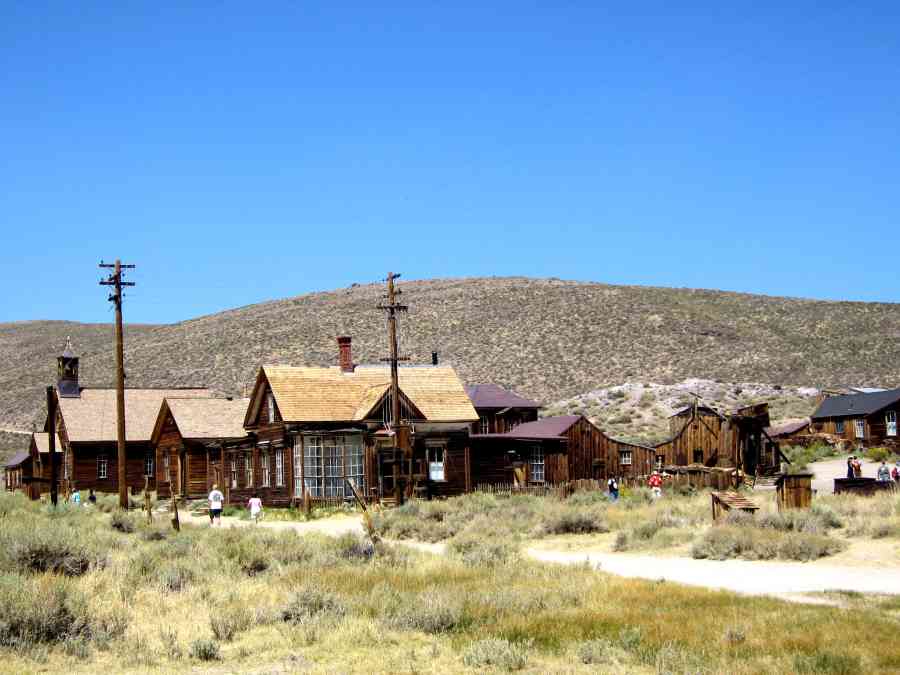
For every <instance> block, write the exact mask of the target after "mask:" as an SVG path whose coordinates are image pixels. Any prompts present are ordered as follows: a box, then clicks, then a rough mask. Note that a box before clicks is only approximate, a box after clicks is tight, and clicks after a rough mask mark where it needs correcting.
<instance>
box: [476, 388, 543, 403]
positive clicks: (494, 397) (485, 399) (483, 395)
mask: <svg viewBox="0 0 900 675" xmlns="http://www.w3.org/2000/svg"><path fill="white" fill-rule="evenodd" d="M466 393H467V394H468V395H469V398H470V399H471V400H472V405H474V406H475V407H476V408H540V407H541V404H540V403H537V402H536V401H532V400H531V399H527V398H525V397H523V396H519V395H518V394H517V393H515V392H514V391H510V390H509V389H504V388H503V387H501V386H500V385H498V384H471V385H469V386H467V387H466Z"/></svg>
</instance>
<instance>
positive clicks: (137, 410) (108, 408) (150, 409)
mask: <svg viewBox="0 0 900 675" xmlns="http://www.w3.org/2000/svg"><path fill="white" fill-rule="evenodd" d="M209 396H210V391H209V389H200V388H197V389H126V390H125V440H126V441H149V440H150V436H151V435H152V434H153V426H154V425H155V424H156V417H157V415H158V414H159V408H160V406H161V405H162V402H163V399H165V398H168V397H173V398H208V397H209ZM59 410H60V412H61V413H62V416H63V420H64V421H65V424H66V433H67V434H68V437H69V441H70V442H72V443H79V442H82V443H84V442H97V441H115V440H116V390H115V389H92V388H85V389H82V390H81V394H80V395H79V397H78V398H65V397H60V398H59Z"/></svg>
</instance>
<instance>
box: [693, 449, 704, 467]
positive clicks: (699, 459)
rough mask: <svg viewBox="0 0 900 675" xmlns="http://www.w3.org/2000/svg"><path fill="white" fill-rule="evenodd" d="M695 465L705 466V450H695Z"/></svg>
mask: <svg viewBox="0 0 900 675" xmlns="http://www.w3.org/2000/svg"><path fill="white" fill-rule="evenodd" d="M694 464H703V450H701V449H700V448H695V449H694Z"/></svg>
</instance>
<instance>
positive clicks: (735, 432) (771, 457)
mask: <svg viewBox="0 0 900 675" xmlns="http://www.w3.org/2000/svg"><path fill="white" fill-rule="evenodd" d="M769 425H770V421H769V406H768V404H767V403H760V404H756V405H751V406H746V407H743V408H739V409H738V410H736V411H734V412H733V413H727V414H723V413H721V412H719V411H718V410H715V409H714V408H710V407H708V406H700V405H695V406H688V407H687V408H684V409H683V410H679V411H678V412H676V413H675V414H674V415H672V417H671V418H670V428H671V429H672V430H673V431H674V434H673V436H672V437H671V438H670V439H668V440H666V441H663V442H662V443H658V444H657V445H655V446H654V449H655V452H656V459H657V462H658V464H659V465H660V466H687V465H690V464H702V465H704V466H720V467H734V468H738V469H741V470H742V471H743V472H744V473H746V474H754V473H756V470H757V467H759V468H760V472H761V473H766V472H768V471H770V470H771V469H773V468H775V467H777V466H778V465H779V462H780V459H781V455H780V450H779V449H778V447H777V444H774V443H766V442H765V441H766V440H768V437H767V435H766V431H765V430H766V427H768V426H769Z"/></svg>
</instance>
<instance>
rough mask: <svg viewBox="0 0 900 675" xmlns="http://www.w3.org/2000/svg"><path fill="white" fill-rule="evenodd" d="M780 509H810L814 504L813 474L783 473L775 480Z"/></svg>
mask: <svg viewBox="0 0 900 675" xmlns="http://www.w3.org/2000/svg"><path fill="white" fill-rule="evenodd" d="M775 491H776V493H777V497H776V501H777V503H778V510H779V511H784V510H785V509H808V508H809V507H810V506H811V505H812V474H811V473H795V474H782V475H781V476H779V477H778V479H777V480H776V481H775Z"/></svg>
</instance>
